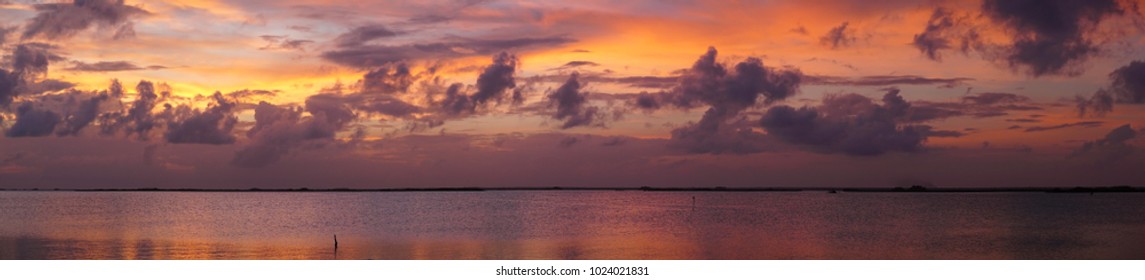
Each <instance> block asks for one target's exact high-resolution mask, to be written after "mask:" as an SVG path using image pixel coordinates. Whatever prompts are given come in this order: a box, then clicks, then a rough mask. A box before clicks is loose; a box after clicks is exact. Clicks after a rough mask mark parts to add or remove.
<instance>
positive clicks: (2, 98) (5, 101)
mask: <svg viewBox="0 0 1145 280" xmlns="http://www.w3.org/2000/svg"><path fill="white" fill-rule="evenodd" d="M19 85H20V76H19V74H17V73H13V72H8V70H5V69H0V108H7V107H8V105H9V104H12V100H13V99H14V98H16V95H17V94H18V92H17V91H16V87H18V86H19Z"/></svg>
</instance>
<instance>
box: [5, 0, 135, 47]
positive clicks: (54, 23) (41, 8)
mask: <svg viewBox="0 0 1145 280" xmlns="http://www.w3.org/2000/svg"><path fill="white" fill-rule="evenodd" d="M35 8H36V11H37V12H38V13H37V14H36V16H35V17H34V18H32V19H31V20H29V21H28V23H27V24H26V25H24V34H23V36H22V37H23V38H24V39H31V38H36V37H42V38H47V39H57V38H64V37H70V36H72V35H75V34H76V33H78V32H80V31H84V30H86V29H88V28H90V27H93V26H100V27H112V28H115V29H117V30H118V31H117V34H116V36H115V37H124V36H126V35H127V34H126V33H132V34H133V33H134V30H133V29H130V26H131V25H130V20H131V19H133V18H136V17H140V16H144V15H148V14H150V13H149V12H147V11H146V10H143V9H141V8H139V7H136V6H128V5H124V3H123V0H74V2H72V3H52V4H36V5H35ZM124 26H128V27H124ZM125 28H127V29H125ZM129 30H130V32H129ZM121 35H122V36H121Z"/></svg>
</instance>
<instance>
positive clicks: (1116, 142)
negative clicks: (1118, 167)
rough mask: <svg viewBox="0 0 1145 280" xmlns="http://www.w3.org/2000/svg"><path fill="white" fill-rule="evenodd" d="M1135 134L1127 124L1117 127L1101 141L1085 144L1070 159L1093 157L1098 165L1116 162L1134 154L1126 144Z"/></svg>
mask: <svg viewBox="0 0 1145 280" xmlns="http://www.w3.org/2000/svg"><path fill="white" fill-rule="evenodd" d="M1137 134H1138V132H1137V131H1134V130H1133V128H1132V127H1130V126H1129V125H1128V124H1126V125H1122V126H1119V127H1117V128H1114V129H1113V130H1111V131H1109V133H1107V134H1106V135H1105V137H1103V138H1101V139H1097V140H1094V141H1089V142H1085V143H1084V144H1082V145H1081V147H1079V148H1078V149H1077V150H1075V151H1074V152H1073V154H1072V155H1071V156H1070V157H1078V156H1086V155H1093V156H1095V157H1097V163H1099V164H1101V163H1109V162H1113V161H1117V160H1119V159H1122V158H1124V157H1126V156H1129V155H1131V154H1133V153H1134V152H1135V149H1134V147H1133V146H1132V145H1129V143H1126V142H1128V141H1129V140H1133V139H1134V138H1136V137H1137Z"/></svg>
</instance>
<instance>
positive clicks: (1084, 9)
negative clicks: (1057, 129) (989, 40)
mask: <svg viewBox="0 0 1145 280" xmlns="http://www.w3.org/2000/svg"><path fill="white" fill-rule="evenodd" d="M1132 8H1136V7H1135V5H1134V6H1133V7H1132ZM982 12H983V13H984V14H985V15H986V16H988V17H990V18H991V19H992V20H993V21H994V22H995V23H998V24H1002V25H1005V26H1006V27H1008V28H1009V29H1010V30H1011V31H1012V33H1013V39H1014V41H1013V45H1010V46H1007V49H1006V53H1005V54H1004V59H1005V60H1006V62H1008V63H1009V65H1010V66H1011V67H1012V68H1014V69H1024V70H1025V71H1026V72H1028V73H1029V74H1031V75H1033V76H1035V77H1036V76H1042V75H1049V74H1067V75H1071V74H1076V72H1075V71H1073V69H1070V68H1071V67H1074V66H1075V65H1077V64H1079V63H1081V62H1084V61H1085V60H1086V59H1088V58H1089V57H1091V56H1093V55H1095V54H1096V53H1097V52H1099V51H1100V46H1099V45H1098V44H1097V43H1094V42H1093V41H1092V40H1091V39H1090V38H1087V35H1088V34H1089V33H1091V32H1093V31H1094V30H1095V29H1096V28H1097V26H1098V24H1099V23H1101V22H1102V21H1103V20H1105V19H1106V18H1109V17H1111V16H1116V15H1120V14H1123V13H1125V10H1124V9H1123V8H1122V7H1121V6H1120V4H1119V3H1118V2H1117V1H1115V0H1090V1H1077V0H1010V1H1005V0H986V1H983V2H982Z"/></svg>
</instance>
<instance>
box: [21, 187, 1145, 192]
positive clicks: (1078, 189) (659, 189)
mask: <svg viewBox="0 0 1145 280" xmlns="http://www.w3.org/2000/svg"><path fill="white" fill-rule="evenodd" d="M0 191H59V192H483V191H647V192H829V193H843V192H856V193H859V192H861V193H884V192H885V193H992V192H1045V193H1127V192H1145V187H1132V186H1099V187H1010V188H982V187H978V188H939V187H930V188H927V187H921V186H912V187H910V188H903V187H893V188H824V187H814V188H774V187H772V188H731V187H695V188H667V187H648V186H644V187H561V186H553V187H492V188H482V187H441V188H373V189H351V188H321V189H311V188H289V189H263V188H249V189H197V188H176V189H161V188H122V189H62V188H52V189H40V188H30V189H0Z"/></svg>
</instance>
